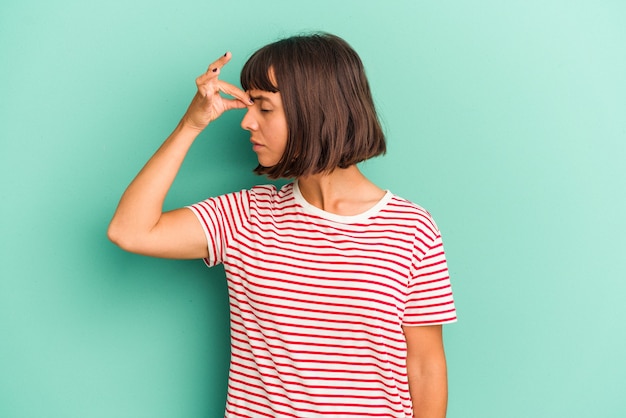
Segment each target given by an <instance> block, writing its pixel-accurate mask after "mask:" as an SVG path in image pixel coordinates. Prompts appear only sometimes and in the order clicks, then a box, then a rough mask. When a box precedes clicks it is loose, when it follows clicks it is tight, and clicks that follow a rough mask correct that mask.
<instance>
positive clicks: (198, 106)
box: [183, 52, 252, 130]
mask: <svg viewBox="0 0 626 418" xmlns="http://www.w3.org/2000/svg"><path fill="white" fill-rule="evenodd" d="M231 57H232V55H231V53H230V52H227V53H226V54H224V55H222V56H221V57H220V58H218V59H217V60H216V61H214V62H213V63H212V64H211V65H209V68H208V69H207V71H206V73H204V74H202V75H201V76H199V77H198V78H196V86H197V87H198V91H197V92H196V95H195V96H194V98H193V100H192V101H191V104H190V105H189V107H188V108H187V112H185V115H184V116H183V123H185V124H186V125H188V126H189V127H191V128H194V129H198V130H203V129H204V128H206V126H207V125H208V124H209V123H210V122H212V121H214V120H215V119H217V118H219V117H220V116H221V115H222V113H224V112H226V111H227V110H231V109H243V108H245V107H246V106H250V105H251V104H252V101H251V100H250V97H249V96H248V94H247V93H246V92H244V91H243V90H241V89H240V88H238V87H235V86H233V85H232V84H229V83H227V82H225V81H222V80H220V79H219V78H218V77H219V74H220V72H221V70H222V67H224V65H226V64H227V63H228V61H230V59H231ZM220 92H222V93H225V94H227V95H229V96H232V97H233V98H232V99H229V98H225V97H223V96H222V95H221V94H220Z"/></svg>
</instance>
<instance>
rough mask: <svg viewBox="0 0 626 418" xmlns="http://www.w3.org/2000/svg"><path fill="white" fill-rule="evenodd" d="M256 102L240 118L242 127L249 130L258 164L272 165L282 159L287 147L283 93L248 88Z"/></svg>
mask: <svg viewBox="0 0 626 418" xmlns="http://www.w3.org/2000/svg"><path fill="white" fill-rule="evenodd" d="M247 93H248V95H249V96H250V97H251V98H252V100H253V101H254V104H253V105H251V106H248V112H247V113H246V115H245V116H244V118H243V120H242V121H241V127H242V128H243V129H245V130H246V131H249V132H250V142H252V150H253V151H254V152H256V154H257V158H258V160H259V164H260V165H262V166H263V167H272V166H274V165H276V164H277V163H278V161H280V158H281V157H282V156H283V153H284V152H285V147H286V146H287V136H288V129H287V118H286V117H285V111H284V109H283V101H282V99H281V96H280V93H279V92H276V93H271V92H268V91H263V90H248V92H247Z"/></svg>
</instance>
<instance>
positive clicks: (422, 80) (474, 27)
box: [0, 0, 626, 418]
mask: <svg viewBox="0 0 626 418" xmlns="http://www.w3.org/2000/svg"><path fill="white" fill-rule="evenodd" d="M625 21H626V4H625V3H624V2H622V1H610V0H604V1H576V0H575V1H557V0H543V1H535V0H531V1H523V2H522V1H510V2H501V1H490V0H484V1H456V2H450V1H442V2H427V1H414V0H404V1H386V2H374V1H372V2H363V1H343V2H339V1H329V0H318V1H316V2H295V1H266V2H257V1H251V0H240V1H231V2H216V1H214V0H203V1H199V0H198V1H194V0H179V1H171V2H165V1H146V0H138V1H132V2H129V1H126V0H124V1H121V0H112V1H107V2H93V1H91V2H90V1H76V0H56V1H43V0H24V1H16V0H13V1H9V2H3V3H2V5H1V6H0V53H1V57H2V64H1V65H0V92H1V98H2V99H1V100H0V178H1V182H2V189H1V192H2V193H1V198H2V202H1V203H0V222H1V225H0V227H1V232H0V250H1V254H2V261H1V263H0V417H7V418H27V417H28V418H29V417H37V418H39V417H49V418H74V417H76V418H85V417H88V418H100V417H102V418H105V417H107V418H108V417H116V418H125V417H129V418H131V417H132V418H140V417H149V418H158V417H163V418H166V417H167V418H171V417H217V416H221V415H222V414H223V406H224V400H225V393H226V379H227V370H228V304H227V295H226V286H225V283H224V278H223V271H222V269H221V268H219V267H218V268H215V269H212V270H209V269H206V268H205V267H204V266H203V264H202V263H201V262H200V261H171V260H158V259H150V258H146V257H141V256H137V255H131V254H127V253H124V252H123V251H121V250H119V249H118V248H116V247H115V246H113V245H112V244H111V243H109V242H108V241H107V239H106V233H105V232H106V227H107V224H108V221H109V219H110V217H111V215H112V213H113V211H114V208H115V205H116V204H117V201H118V199H119V197H120V195H121V193H122V192H123V190H124V189H125V187H126V185H127V184H128V183H129V182H130V180H131V179H132V178H133V176H134V175H135V173H136V172H137V171H138V170H139V169H140V168H141V166H142V165H143V163H144V162H145V161H146V160H147V159H148V158H149V156H150V155H151V154H152V153H153V152H154V150H155V149H156V148H157V147H158V145H159V144H160V143H161V141H162V140H163V139H164V138H165V137H166V136H167V135H168V134H169V133H170V131H171V130H172V129H173V128H174V126H175V124H176V123H177V122H178V120H179V118H180V116H181V115H182V114H183V112H184V110H185V108H186V106H187V104H188V102H189V100H190V99H191V97H192V95H193V94H194V91H195V85H194V79H195V77H196V76H197V75H199V74H200V73H202V72H203V71H204V70H205V68H206V66H207V65H208V64H209V63H210V62H211V61H212V60H213V59H215V58H216V57H218V56H220V55H221V54H223V53H224V52H225V51H227V50H230V51H231V52H232V53H233V57H234V58H233V61H232V63H231V64H230V65H229V66H228V67H227V68H225V69H224V72H223V78H224V79H226V80H227V81H230V82H233V83H238V75H239V70H240V68H241V66H242V65H243V63H244V62H245V60H246V58H247V57H248V56H249V55H250V54H251V53H252V52H253V51H254V50H255V49H257V48H258V47H260V46H262V45H264V44H266V43H268V42H271V41H274V40H276V39H277V38H279V37H282V36H288V35H292V34H295V33H299V32H303V31H309V30H325V31H330V32H333V33H336V34H338V35H340V36H342V37H344V38H345V39H346V40H348V41H349V42H350V43H351V44H352V45H353V46H354V48H355V49H356V50H357V51H358V52H359V53H360V55H361V57H362V58H363V61H364V63H365V66H366V69H367V71H368V75H369V78H370V82H371V85H372V89H373V92H374V96H375V100H376V103H377V106H378V108H379V111H380V114H381V117H382V119H383V123H384V126H385V129H386V132H387V134H388V139H389V152H388V155H387V156H385V157H383V158H377V159H374V160H371V161H369V162H366V163H365V164H363V165H362V169H363V171H365V173H366V174H367V175H368V176H369V177H370V178H371V179H372V180H373V181H374V182H375V183H377V184H378V185H380V186H381V187H383V188H388V189H390V190H391V191H393V192H394V193H396V194H398V195H401V196H403V197H406V198H408V199H410V200H413V201H415V202H417V203H419V204H421V205H422V206H424V207H426V208H427V209H428V210H429V211H430V212H431V213H432V214H433V216H434V217H435V219H436V220H437V222H438V224H439V226H440V228H441V229H442V232H443V234H444V241H445V245H446V250H447V253H448V258H449V266H450V269H451V273H452V277H453V288H454V291H455V296H456V301H457V307H458V314H459V318H460V320H459V322H458V323H457V324H454V325H450V326H446V328H445V340H446V347H447V354H448V363H449V379H450V402H449V414H448V416H449V417H453V418H456V417H478V418H489V417H493V418H503V417H504V418H517V417H520V418H522V417H533V418H537V417H623V416H626V397H624V392H625V390H626V378H625V376H626V361H625V360H624V353H625V352H626V338H625V337H624V325H623V323H624V319H626V307H625V304H624V302H623V301H624V296H625V295H626V284H625V282H626V281H625V280H624V279H625V271H626V261H625V260H626V257H624V250H625V249H626V245H625V244H626V243H625V240H624V233H625V232H626V222H625V221H624V213H625V212H626V195H625V193H624V189H625V187H624V186H625V183H626V182H625V180H626V175H625V169H624V163H625V161H626V158H625V157H626V146H625V145H624V139H625V138H626V118H625V116H626V47H625V46H626V25H625V24H624V22H625ZM242 116H243V113H242V112H241V111H235V112H232V113H230V114H228V115H226V116H225V117H223V118H222V119H220V120H219V121H218V122H216V123H215V124H213V125H212V126H211V127H210V128H209V129H208V130H207V131H206V132H205V133H203V134H202V136H201V137H200V138H199V139H198V141H197V142H196V144H194V146H193V148H192V150H191V152H190V155H189V156H188V159H187V160H186V162H185V164H184V166H183V168H182V170H181V173H180V176H179V178H178V179H177V181H176V182H175V184H174V186H173V189H172V191H171V193H170V195H169V196H168V199H167V202H166V206H167V207H168V208H174V207H178V206H181V205H185V204H189V203H193V202H196V201H198V200H201V199H204V198H205V197H208V196H212V195H216V194H220V193H225V192H230V191H234V190H238V189H240V188H243V187H249V186H251V185H253V184H256V183H259V182H265V180H264V179H262V178H257V177H256V176H254V175H253V174H252V173H251V169H252V168H253V167H254V166H255V163H256V160H255V155H254V154H253V153H252V152H251V150H250V145H249V142H248V135H247V134H246V132H245V131H243V130H241V128H240V127H239V121H240V119H241V117H242Z"/></svg>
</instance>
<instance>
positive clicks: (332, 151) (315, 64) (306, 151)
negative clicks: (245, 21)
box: [241, 33, 386, 179]
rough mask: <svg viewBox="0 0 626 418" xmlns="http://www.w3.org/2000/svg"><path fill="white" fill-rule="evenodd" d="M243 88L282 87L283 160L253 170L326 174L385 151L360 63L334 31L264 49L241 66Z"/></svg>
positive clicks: (288, 174) (274, 89)
mask: <svg viewBox="0 0 626 418" xmlns="http://www.w3.org/2000/svg"><path fill="white" fill-rule="evenodd" d="M270 72H271V73H272V74H271V75H270ZM272 76H273V80H275V84H274V83H273V82H272ZM241 86H242V87H243V89H244V90H246V91H247V90H252V89H257V90H264V91H269V92H280V93H281V97H282V101H283V106H284V110H285V117H286V118H287V127H288V131H289V134H288V139H287V146H286V148H285V152H284V154H283V156H282V158H281V159H280V161H279V162H278V163H277V164H276V165H274V166H272V167H263V166H261V165H259V166H258V167H257V168H256V169H255V170H254V171H255V172H256V173H257V174H265V175H267V176H268V177H269V178H272V179H277V178H280V177H286V178H291V177H299V176H303V175H310V174H317V173H321V172H331V171H333V170H334V169H335V168H337V167H339V168H347V167H349V166H351V165H353V164H356V163H359V162H361V161H364V160H367V159H368V158H372V157H375V156H377V155H381V154H384V153H385V151H386V145H385V135H384V134H383V130H382V128H381V125H380V122H379V120H378V116H377V114H376V109H375V107H374V101H373V99H372V94H371V91H370V87H369V83H368V81H367V77H366V76H365V69H364V68H363V63H362V62H361V59H360V58H359V56H358V54H357V53H356V52H355V51H354V49H352V47H351V46H350V45H348V43H347V42H346V41H344V40H343V39H341V38H339V37H338V36H335V35H331V34H328V33H314V34H311V35H299V36H293V37H290V38H285V39H282V40H279V41H277V42H274V43H272V44H269V45H266V46H264V47H263V48H261V49H259V50H258V51H256V52H255V53H254V54H253V55H252V56H251V57H250V59H248V61H247V62H246V64H245V65H244V67H243V70H242V71H241Z"/></svg>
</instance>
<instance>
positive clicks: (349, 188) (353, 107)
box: [108, 34, 456, 418]
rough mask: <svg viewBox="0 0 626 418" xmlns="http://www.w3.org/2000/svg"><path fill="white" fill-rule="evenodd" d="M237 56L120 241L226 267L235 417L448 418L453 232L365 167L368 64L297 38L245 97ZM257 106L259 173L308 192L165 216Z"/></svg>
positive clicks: (251, 74)
mask: <svg viewBox="0 0 626 418" xmlns="http://www.w3.org/2000/svg"><path fill="white" fill-rule="evenodd" d="M230 58H231V55H230V53H226V54H225V55H224V56H222V57H221V58H219V59H218V60H217V61H215V62H214V63H212V64H211V65H210V66H209V68H208V70H207V72H206V73H205V74H203V75H201V76H200V77H198V78H197V80H196V84H197V87H198V92H197V94H196V95H195V97H194V98H193V100H192V102H191V104H190V106H189V108H188V109H187V112H186V113H185V115H184V116H183V118H182V120H181V121H180V123H179V124H178V126H177V127H176V129H175V130H174V132H173V133H172V134H171V135H170V136H169V138H167V140H166V141H165V142H164V143H163V145H162V146H161V147H160V148H159V150H158V151H157V152H156V153H155V155H154V156H153V157H152V158H151V159H150V160H149V161H148V163H147V164H146V165H145V167H144V168H143V169H142V170H141V172H140V173H139V174H138V175H137V177H136V178H135V179H134V180H133V181H132V183H131V184H130V185H129V186H128V189H127V190H126V192H125V193H124V195H123V196H122V198H121V200H120V203H119V206H118V208H117V211H116V212H115V215H114V217H113V220H112V221H111V224H110V227H109V232H108V233H109V237H110V239H111V240H112V241H113V242H115V243H116V244H117V245H119V246H120V247H122V248H123V249H125V250H128V251H132V252H136V253H140V254H145V255H151V256H155V257H168V258H203V259H204V261H205V263H206V264H207V265H209V266H213V265H215V264H218V263H223V265H224V268H225V271H226V276H227V280H228V289H229V298H230V307H231V308H230V309H231V312H230V314H231V367H230V376H229V383H228V399H227V404H226V416H227V417H321V416H325V417H334V418H338V417H366V416H376V417H411V416H416V417H444V416H445V411H446V404H447V377H446V361H445V355H444V348H443V342H442V329H441V328H442V327H441V325H442V324H444V323H449V322H454V321H455V320H456V313H455V308H454V303H453V297H452V292H451V288H450V281H449V277H448V272H447V267H446V259H445V255H444V252H443V246H442V241H441V236H440V233H439V230H438V229H437V226H436V225H435V223H434V221H433V220H432V218H431V217H430V215H429V214H428V212H426V211H425V210H424V209H422V208H421V207H419V206H417V205H416V204H413V203H411V202H409V201H407V200H404V199H402V198H400V197H398V196H395V195H394V194H392V193H391V192H389V191H385V190H383V189H380V188H379V187H378V186H376V185H375V184H373V183H372V182H371V181H369V180H368V179H367V178H366V177H365V176H363V174H362V173H361V172H360V171H359V169H358V168H357V166H356V164H357V163H359V162H361V161H363V160H366V159H368V158H371V157H373V156H376V155H380V154H382V153H384V152H385V138H384V135H383V133H382V130H381V127H380V124H379V121H378V118H377V116H376V111H375V109H374V104H373V100H372V96H371V93H370V89H369V85H368V82H367V79H366V77H365V72H364V69H363V65H362V63H361V60H360V58H359V57H358V55H357V54H356V52H354V50H353V49H352V48H351V47H350V46H349V45H348V44H347V43H346V42H345V41H343V40H342V39H340V38H338V37H336V36H333V35H329V34H314V35H310V36H296V37H292V38H287V39H283V40H280V41H278V42H276V43H273V44H270V45H267V46H265V47H264V48H262V49H260V50H259V51H257V52H256V53H255V54H254V55H253V56H252V57H251V58H250V59H249V60H248V62H247V63H246V64H245V66H244V68H243V70H242V74H241V85H242V87H243V90H241V89H239V88H237V87H235V86H233V85H231V84H228V83H225V82H224V81H222V80H220V79H219V74H220V71H221V69H222V67H223V66H224V65H226V64H227V63H228V61H229V60H230ZM221 93H225V94H226V95H229V96H231V97H232V98H231V99H226V98H224V97H223V96H222V95H221ZM244 108H245V109H247V113H246V114H245V116H244V118H243V120H242V122H241V126H242V127H243V128H244V129H245V130H247V131H249V132H250V141H251V142H252V149H253V151H254V152H255V153H256V154H257V156H258V161H259V165H258V167H257V168H256V172H257V173H259V174H264V175H267V176H268V177H270V178H281V177H283V178H293V179H294V181H293V182H292V183H289V184H287V185H286V186H284V187H282V188H281V189H280V190H277V189H276V188H275V187H274V186H267V185H266V186H257V187H253V188H252V189H250V190H243V191H240V192H235V193H231V194H227V195H224V196H219V197H215V198H211V199H207V200H206V201H203V202H200V203H197V204H195V205H192V206H189V207H186V208H180V209H177V210H173V211H169V212H165V213H164V212H163V210H162V206H163V201H164V199H165V196H166V193H167V191H168V189H169V188H170V186H171V184H172V182H173V181H174V178H175V176H176V174H177V172H178V170H179V168H180V166H181V164H182V162H183V159H184V157H185V155H186V154H187V151H188V150H189V147H190V146H191V144H192V143H193V141H194V140H195V139H196V137H197V136H198V134H199V133H200V132H201V131H202V130H203V129H205V128H206V127H207V125H209V124H210V123H211V122H212V121H213V120H215V119H217V118H218V117H219V116H220V115H221V114H222V113H224V112H225V111H227V110H230V109H244Z"/></svg>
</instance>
